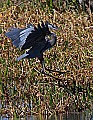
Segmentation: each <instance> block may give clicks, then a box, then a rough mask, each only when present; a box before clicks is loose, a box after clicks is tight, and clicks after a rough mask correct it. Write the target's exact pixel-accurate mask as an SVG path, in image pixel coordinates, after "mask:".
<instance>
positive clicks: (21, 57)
mask: <svg viewBox="0 0 93 120" xmlns="http://www.w3.org/2000/svg"><path fill="white" fill-rule="evenodd" d="M28 55H29V54H27V53H24V54H22V55H21V56H19V57H18V58H16V60H17V61H19V60H21V59H23V58H26V57H27V56H28Z"/></svg>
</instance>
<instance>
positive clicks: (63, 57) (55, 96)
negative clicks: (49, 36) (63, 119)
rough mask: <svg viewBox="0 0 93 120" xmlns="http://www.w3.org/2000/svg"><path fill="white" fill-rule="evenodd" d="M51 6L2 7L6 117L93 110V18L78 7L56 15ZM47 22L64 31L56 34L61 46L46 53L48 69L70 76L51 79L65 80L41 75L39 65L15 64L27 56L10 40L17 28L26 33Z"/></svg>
mask: <svg viewBox="0 0 93 120" xmlns="http://www.w3.org/2000/svg"><path fill="white" fill-rule="evenodd" d="M49 3H50V4H49V5H47V2H46V1H45V0H44V1H42V2H38V0H37V1H35V2H22V1H21V2H20V1H19V2H17V1H15V2H13V1H10V0H8V1H5V3H0V5H1V6H2V8H1V9H0V11H1V12H0V23H1V24H0V67H1V69H0V98H1V99H0V101H1V104H2V108H1V110H0V113H1V114H6V113H8V115H9V116H22V115H26V114H29V113H30V112H32V113H36V114H37V113H42V114H46V111H48V114H52V113H54V112H56V113H60V112H66V111H69V112H70V111H82V110H86V109H88V110H90V111H91V110H92V108H93V28H92V27H91V26H93V15H92V14H91V15H90V19H88V15H87V14H86V13H85V12H84V11H79V12H76V11H75V9H74V8H73V5H71V6H69V7H67V6H65V5H64V7H65V11H63V12H62V11H61V10H62V9H61V7H60V9H59V10H55V9H53V6H52V2H51V0H50V2H49ZM70 8H71V9H70ZM41 20H43V21H46V20H48V21H49V22H50V23H53V24H56V25H57V26H58V27H59V28H60V29H59V31H57V32H55V33H56V35H57V44H56V45H55V46H54V47H53V48H52V49H51V50H48V51H46V52H45V53H44V58H45V64H46V67H47V68H50V69H53V70H59V71H69V72H67V73H65V74H57V73H56V72H54V73H50V74H51V75H53V76H54V77H56V78H59V80H58V79H54V78H53V77H49V76H47V75H42V74H41V73H38V72H37V71H36V70H37V68H38V70H40V69H41V65H40V63H39V61H38V60H37V59H30V60H28V59H24V60H21V61H15V58H16V57H18V56H19V55H21V54H22V52H20V51H19V50H18V49H16V48H15V47H14V46H13V45H12V43H11V40H9V39H8V38H7V37H6V36H5V35H4V33H5V32H6V31H7V30H8V29H9V28H10V27H12V26H15V27H18V28H23V27H25V26H26V25H27V24H28V23H32V24H35V25H37V24H38V22H40V21H41ZM35 69H36V70H35ZM59 81H60V85H59ZM62 85H64V86H65V88H64V87H61V86H62Z"/></svg>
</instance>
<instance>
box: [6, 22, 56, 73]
mask: <svg viewBox="0 0 93 120" xmlns="http://www.w3.org/2000/svg"><path fill="white" fill-rule="evenodd" d="M49 29H53V30H57V29H58V28H57V27H56V26H54V25H52V24H50V23H49V22H48V21H46V22H45V23H44V22H43V21H41V24H40V23H38V25H37V27H36V26H35V25H33V24H28V25H27V27H25V28H21V29H20V28H14V27H12V28H11V29H10V30H9V32H6V33H5V35H6V36H7V37H8V38H10V39H11V41H12V44H13V45H14V46H15V47H16V48H19V49H20V51H23V50H25V53H24V54H22V55H21V56H19V57H18V58H16V60H17V61H19V60H21V59H24V58H28V59H30V58H38V59H39V60H40V63H41V65H42V70H41V71H42V73H43V72H44V71H45V63H44V57H43V53H44V52H45V51H46V50H48V49H50V48H52V47H53V46H54V45H55V44H56V41H57V36H56V34H55V33H54V32H51V31H50V30H49Z"/></svg>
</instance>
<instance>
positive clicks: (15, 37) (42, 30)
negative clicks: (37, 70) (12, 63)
mask: <svg viewBox="0 0 93 120" xmlns="http://www.w3.org/2000/svg"><path fill="white" fill-rule="evenodd" d="M49 33H50V31H49V28H48V25H47V24H46V23H45V24H44V23H43V22H42V23H41V25H40V24H38V27H35V26H33V25H32V24H29V25H28V26H27V28H24V29H19V28H12V29H11V30H10V31H9V32H7V33H5V35H6V36H7V37H8V38H11V40H12V43H13V45H14V46H15V47H17V48H20V49H21V50H25V49H29V48H31V47H34V46H36V45H37V44H39V42H41V41H44V40H45V36H46V35H47V34H49Z"/></svg>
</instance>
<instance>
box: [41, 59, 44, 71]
mask: <svg viewBox="0 0 93 120" xmlns="http://www.w3.org/2000/svg"><path fill="white" fill-rule="evenodd" d="M41 64H42V70H41V72H42V73H44V72H45V61H44V60H43V61H42V62H41Z"/></svg>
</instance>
